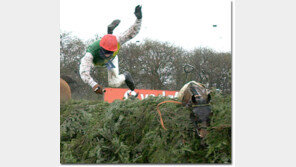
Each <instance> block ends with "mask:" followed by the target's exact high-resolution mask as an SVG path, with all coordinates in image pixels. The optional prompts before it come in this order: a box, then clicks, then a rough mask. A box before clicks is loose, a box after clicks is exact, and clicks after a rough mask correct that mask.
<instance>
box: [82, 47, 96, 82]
mask: <svg viewBox="0 0 296 167" xmlns="http://www.w3.org/2000/svg"><path fill="white" fill-rule="evenodd" d="M92 61H93V56H92V55H91V54H90V53H86V54H85V56H84V57H83V58H82V59H81V63H80V67H79V73H80V77H81V79H82V80H83V82H84V83H87V84H88V85H89V86H91V87H92V88H93V87H94V86H95V85H96V84H97V83H96V82H95V81H94V79H93V78H92V77H91V76H90V70H91V68H93V67H94V65H93V62H92Z"/></svg>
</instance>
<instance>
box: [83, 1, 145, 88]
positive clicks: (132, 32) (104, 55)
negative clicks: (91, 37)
mask: <svg viewBox="0 0 296 167" xmlns="http://www.w3.org/2000/svg"><path fill="white" fill-rule="evenodd" d="M141 8H142V7H141V6H139V5H138V6H136V8H135V12H134V14H135V16H136V17H137V19H136V22H135V23H134V24H133V25H132V26H131V27H130V28H129V29H128V30H127V31H125V32H124V33H123V34H122V35H120V36H118V37H117V36H114V35H112V34H113V30H114V29H115V28H116V27H117V26H118V24H119V23H120V20H114V21H113V22H112V23H111V24H110V25H108V29H107V31H108V34H107V35H104V36H103V38H102V39H100V40H98V41H95V42H94V43H93V44H91V45H90V46H89V47H88V48H87V50H86V54H85V55H84V57H83V58H82V59H81V64H80V69H79V72H80V76H81V79H82V80H83V82H85V83H87V84H88V85H90V86H91V87H92V89H93V91H94V92H95V93H97V94H103V92H104V89H103V87H102V86H101V85H99V84H98V83H97V82H95V81H94V79H93V78H92V77H91V76H90V70H91V69H92V68H93V67H94V66H106V67H107V69H108V84H109V86H111V87H119V86H121V85H122V84H123V83H126V85H127V86H128V87H129V89H130V90H131V91H134V89H135V84H134V81H133V78H132V76H131V74H130V73H129V72H125V73H124V74H119V67H118V56H117V53H118V51H119V49H120V46H121V45H123V44H124V43H125V42H127V41H129V40H130V39H132V38H133V37H135V36H136V35H137V34H138V33H139V31H140V28H141V23H142V10H141Z"/></svg>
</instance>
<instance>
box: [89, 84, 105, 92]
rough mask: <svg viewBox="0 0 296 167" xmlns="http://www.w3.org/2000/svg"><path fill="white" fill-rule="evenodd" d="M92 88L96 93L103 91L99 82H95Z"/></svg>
mask: <svg viewBox="0 0 296 167" xmlns="http://www.w3.org/2000/svg"><path fill="white" fill-rule="evenodd" d="M92 89H93V91H94V92H95V93H96V94H103V92H105V90H104V89H103V87H102V86H101V85H99V84H96V85H95V86H94V87H93V88H92Z"/></svg>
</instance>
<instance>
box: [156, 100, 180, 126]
mask: <svg viewBox="0 0 296 167" xmlns="http://www.w3.org/2000/svg"><path fill="white" fill-rule="evenodd" d="M164 103H177V104H182V103H181V102H178V101H172V100H168V101H163V102H161V103H159V104H158V105H157V112H158V115H159V117H160V123H161V126H162V127H163V129H164V130H167V129H166V128H165V127H164V124H163V120H162V117H161V112H160V110H159V108H158V107H159V106H160V105H161V104H164Z"/></svg>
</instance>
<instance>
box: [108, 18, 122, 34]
mask: <svg viewBox="0 0 296 167" xmlns="http://www.w3.org/2000/svg"><path fill="white" fill-rule="evenodd" d="M119 23H120V20H118V19H116V20H113V21H112V23H111V24H109V25H108V30H107V31H108V34H113V30H114V29H115V28H116V27H117V26H118V24H119Z"/></svg>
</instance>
